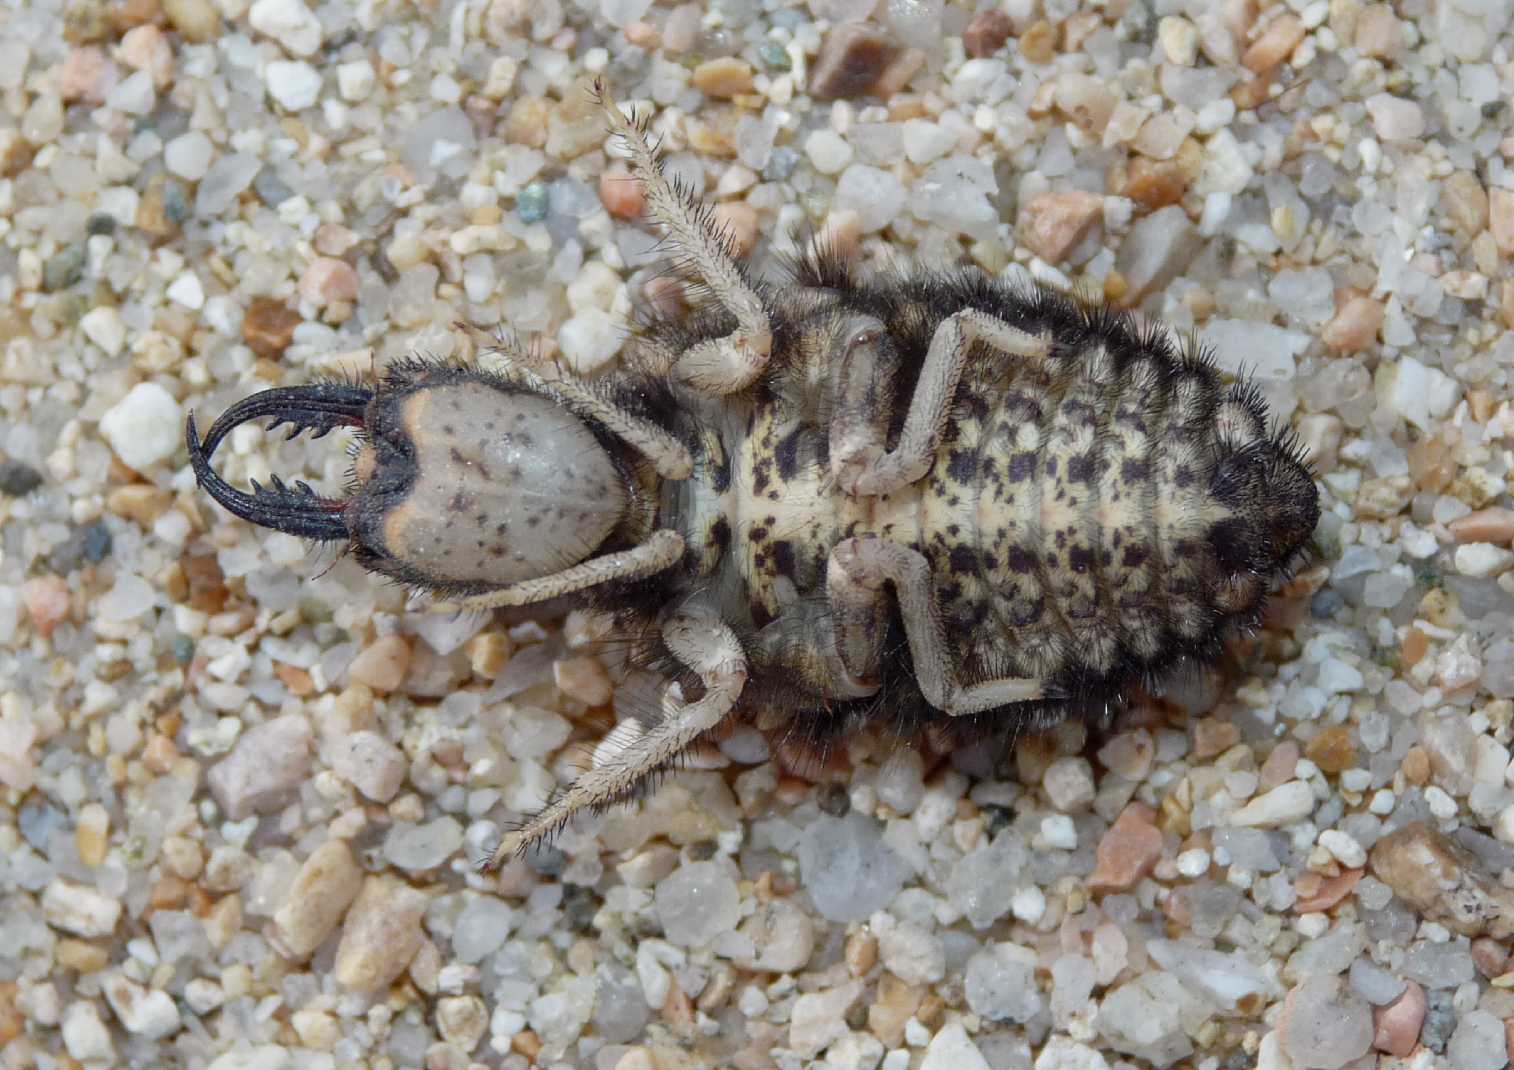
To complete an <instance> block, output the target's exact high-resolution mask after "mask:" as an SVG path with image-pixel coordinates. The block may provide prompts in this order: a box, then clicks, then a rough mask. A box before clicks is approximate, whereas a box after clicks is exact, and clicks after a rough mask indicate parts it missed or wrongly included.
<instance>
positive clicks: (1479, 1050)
mask: <svg viewBox="0 0 1514 1070" xmlns="http://www.w3.org/2000/svg"><path fill="white" fill-rule="evenodd" d="M1507 1060H1508V1053H1507V1050H1506V1048H1505V1040H1504V1023H1503V1022H1501V1021H1499V1020H1498V1019H1497V1018H1495V1017H1493V1015H1491V1014H1489V1013H1488V1012H1487V1011H1483V1010H1474V1011H1468V1012H1467V1013H1466V1014H1464V1015H1462V1016H1461V1019H1460V1020H1459V1021H1458V1022H1457V1023H1456V1032H1454V1033H1452V1034H1451V1042H1450V1043H1449V1044H1447V1045H1446V1061H1447V1063H1448V1064H1449V1066H1450V1070H1485V1068H1488V1067H1495V1066H1502V1065H1503V1064H1504V1063H1505V1062H1507Z"/></svg>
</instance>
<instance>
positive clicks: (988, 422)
mask: <svg viewBox="0 0 1514 1070" xmlns="http://www.w3.org/2000/svg"><path fill="white" fill-rule="evenodd" d="M1028 326H1031V327H1032V329H1033V325H1028ZM1222 397H1224V389H1223V387H1222V385H1221V383H1220V379H1219V376H1218V373H1217V372H1216V371H1215V369H1214V368H1213V367H1212V366H1211V365H1210V364H1209V363H1208V362H1207V361H1203V360H1200V359H1197V358H1192V357H1189V358H1185V357H1182V356H1178V355H1174V354H1173V353H1172V352H1171V351H1170V350H1168V349H1167V348H1166V347H1165V345H1164V344H1163V343H1162V342H1161V341H1160V340H1156V339H1139V338H1135V337H1133V336H1132V335H1130V334H1129V333H1128V332H1125V331H1110V332H1107V333H1106V334H1104V335H1102V336H1101V334H1100V333H1099V332H1098V331H1096V330H1095V331H1090V333H1089V334H1088V335H1086V336H1085V337H1084V338H1083V339H1081V340H1080V343H1079V344H1076V345H1073V346H1071V347H1069V348H1063V349H1059V350H1058V351H1057V352H1056V354H1055V355H1054V356H1053V358H1052V359H1051V360H1050V361H1049V362H1047V363H1046V364H1044V365H1039V366H1038V365H1036V364H1034V363H1030V362H1026V361H1024V360H1018V359H1015V358H1006V357H1003V356H1000V355H998V354H991V355H990V354H984V355H983V356H982V357H981V358H977V359H975V360H974V362H973V365H972V367H971V369H970V374H969V375H968V376H967V377H965V378H964V381H963V384H962V387H961V391H960V394H959V398H960V404H959V405H958V408H957V411H956V415H955V416H954V418H953V420H952V422H951V423H950V425H949V426H948V429H947V432H946V437H945V439H944V440H943V442H942V448H941V450H940V453H939V455H938V460H937V463H936V465H935V466H934V467H933V468H932V470H931V472H930V474H929V475H928V476H927V477H926V487H925V488H924V495H925V513H926V515H928V516H930V517H932V523H931V524H930V525H929V527H928V530H927V531H926V532H925V544H926V545H925V546H924V547H923V549H924V551H925V553H926V554H927V556H928V557H929V558H930V559H931V564H932V567H933V570H934V571H935V573H936V575H937V576H938V577H939V580H938V585H937V592H938V595H939V597H940V600H941V606H942V610H943V613H944V615H945V618H946V622H947V630H948V636H949V640H950V642H951V644H952V646H953V648H954V650H956V651H957V654H958V661H959V669H960V671H961V672H962V674H963V676H964V677H965V678H966V679H968V680H973V679H981V678H986V677H990V676H1005V675H1008V676H1030V677H1035V678H1038V679H1041V680H1044V681H1061V682H1066V681H1078V682H1080V683H1081V684H1082V685H1085V686H1086V685H1087V684H1090V683H1095V682H1107V683H1108V684H1110V685H1118V684H1119V683H1121V682H1123V681H1125V680H1127V679H1128V678H1130V677H1132V676H1135V675H1138V674H1140V673H1141V672H1143V671H1145V670H1148V669H1157V668H1159V667H1161V666H1162V665H1163V664H1164V663H1166V662H1167V661H1169V660H1171V659H1172V657H1173V656H1175V655H1176V654H1181V653H1188V652H1194V651H1197V650H1198V649H1199V648H1200V647H1202V646H1204V645H1205V644H1206V643H1208V642H1210V641H1212V640H1213V639H1214V637H1215V633H1216V630H1217V627H1218V625H1219V624H1220V623H1221V620H1220V614H1219V612H1218V610H1217V609H1216V608H1215V605H1214V597H1215V595H1214V592H1215V590H1216V587H1217V584H1218V583H1219V580H1220V576H1219V575H1218V569H1217V568H1216V566H1215V564H1214V560H1213V556H1212V554H1210V553H1209V552H1208V544H1207V538H1208V533H1209V529H1210V526H1211V524H1212V523H1213V522H1214V520H1215V519H1217V518H1218V515H1219V511H1218V507H1217V506H1216V504H1215V503H1214V501H1213V499H1212V498H1211V496H1210V494H1209V490H1208V472H1209V465H1208V463H1207V462H1208V459H1209V458H1210V457H1212V455H1213V452H1214V447H1215V434H1216V420H1215V413H1216V410H1217V407H1218V405H1219V403H1220V400H1221V399H1222Z"/></svg>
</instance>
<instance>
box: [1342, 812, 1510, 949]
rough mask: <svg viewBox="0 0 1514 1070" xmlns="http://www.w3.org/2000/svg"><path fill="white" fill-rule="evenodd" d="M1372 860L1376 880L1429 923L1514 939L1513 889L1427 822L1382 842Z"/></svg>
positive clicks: (1405, 829) (1456, 930) (1498, 937)
mask: <svg viewBox="0 0 1514 1070" xmlns="http://www.w3.org/2000/svg"><path fill="white" fill-rule="evenodd" d="M1369 861H1370V864H1371V866H1372V872H1373V874H1374V875H1375V876H1376V877H1377V879H1378V880H1380V881H1382V882H1383V883H1384V884H1386V885H1387V886H1388V887H1390V888H1392V889H1393V892H1394V894H1395V895H1397V896H1398V897H1399V898H1400V899H1402V900H1403V901H1404V902H1405V903H1407V904H1408V905H1409V906H1410V907H1412V908H1414V910H1415V911H1417V912H1418V913H1419V914H1420V915H1421V916H1422V917H1424V918H1426V919H1427V920H1429V921H1434V922H1438V923H1439V924H1441V925H1444V926H1445V927H1446V928H1448V929H1451V930H1453V931H1455V932H1458V933H1461V934H1462V935H1463V936H1483V935H1487V936H1491V937H1492V938H1493V939H1495V940H1506V939H1508V938H1509V937H1510V936H1514V888H1505V887H1504V886H1503V885H1502V884H1500V883H1499V881H1498V877H1497V875H1496V874H1494V873H1491V872H1489V870H1488V869H1487V867H1486V866H1485V865H1484V864H1483V862H1482V861H1481V860H1480V859H1479V858H1478V857H1477V856H1476V855H1474V854H1472V853H1471V852H1470V851H1468V850H1467V849H1466V848H1464V847H1462V846H1460V845H1459V844H1457V843H1455V842H1453V841H1452V840H1451V839H1449V838H1448V837H1447V836H1445V835H1443V834H1442V833H1440V832H1438V831H1436V830H1435V829H1433V828H1431V827H1430V826H1429V825H1427V824H1425V823H1424V822H1420V821H1417V822H1415V823H1413V824H1411V825H1406V826H1404V827H1403V828H1401V829H1398V830H1396V831H1394V832H1390V833H1389V834H1388V835H1386V836H1384V837H1383V838H1382V839H1380V840H1378V841H1377V843H1376V844H1374V845H1373V847H1372V853H1371V856H1370V859H1369Z"/></svg>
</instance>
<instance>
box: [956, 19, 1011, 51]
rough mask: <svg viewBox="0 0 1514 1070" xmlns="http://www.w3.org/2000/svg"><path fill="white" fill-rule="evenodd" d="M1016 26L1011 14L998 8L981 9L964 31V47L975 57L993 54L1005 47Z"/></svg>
mask: <svg viewBox="0 0 1514 1070" xmlns="http://www.w3.org/2000/svg"><path fill="white" fill-rule="evenodd" d="M1014 29H1015V26H1014V23H1012V22H1011V21H1010V20H1009V16H1008V15H1006V14H1005V13H1004V12H1002V11H1000V10H998V9H997V8H993V9H990V10H988V11H980V12H978V13H977V14H976V15H974V16H973V17H972V19H971V20H970V21H969V22H968V24H967V29H965V30H963V31H962V47H963V48H964V49H965V50H966V51H967V54H968V55H969V56H972V57H973V58H974V59H982V58H983V57H985V56H992V55H993V54H994V53H995V52H997V51H999V49H1001V48H1003V47H1004V42H1005V41H1008V40H1009V35H1010V34H1012V33H1013V32H1014Z"/></svg>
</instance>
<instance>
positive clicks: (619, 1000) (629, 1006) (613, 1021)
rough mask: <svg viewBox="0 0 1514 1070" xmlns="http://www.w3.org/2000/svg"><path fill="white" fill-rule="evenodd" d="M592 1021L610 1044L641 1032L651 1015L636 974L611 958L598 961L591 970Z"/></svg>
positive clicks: (618, 1042)
mask: <svg viewBox="0 0 1514 1070" xmlns="http://www.w3.org/2000/svg"><path fill="white" fill-rule="evenodd" d="M595 983H596V988H595V990H594V1025H595V1028H596V1029H598V1031H599V1035H600V1036H601V1037H603V1038H604V1039H605V1040H606V1041H608V1042H609V1043H611V1044H624V1043H628V1042H630V1041H633V1040H636V1039H637V1038H638V1037H640V1036H641V1034H642V1031H643V1030H644V1029H645V1028H646V1026H647V1020H648V1019H649V1018H650V1017H651V1009H650V1008H649V1007H648V1006H647V1001H646V997H645V996H644V995H643V994H642V991H641V983H640V982H639V981H638V980H637V979H636V975H635V974H634V973H632V972H631V971H630V970H628V969H626V968H625V967H624V966H621V965H619V964H618V963H614V962H606V963H604V964H602V965H601V966H600V967H599V969H598V971H596V973H595Z"/></svg>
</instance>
